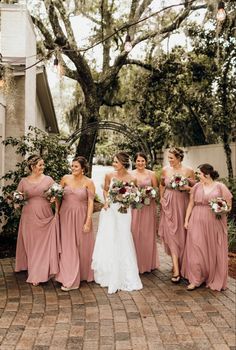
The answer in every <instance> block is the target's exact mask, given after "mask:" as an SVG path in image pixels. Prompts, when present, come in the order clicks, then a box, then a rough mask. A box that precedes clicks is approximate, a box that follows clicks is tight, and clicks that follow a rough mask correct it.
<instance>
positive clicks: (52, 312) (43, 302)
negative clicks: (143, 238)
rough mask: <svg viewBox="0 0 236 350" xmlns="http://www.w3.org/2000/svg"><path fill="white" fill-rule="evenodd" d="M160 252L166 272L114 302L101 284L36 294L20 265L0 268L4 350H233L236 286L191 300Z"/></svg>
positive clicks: (5, 262)
mask: <svg viewBox="0 0 236 350" xmlns="http://www.w3.org/2000/svg"><path fill="white" fill-rule="evenodd" d="M158 250H159V254H160V260H161V268H160V270H155V271H154V272H153V273H150V274H144V275H142V282H143V285H144V288H143V289H142V290H141V291H138V292H131V293H128V292H118V293H116V294H112V295H108V294H107V289H106V288H100V287H99V286H98V285H96V284H95V283H82V284H81V288H80V289H79V290H75V291H71V292H69V293H65V292H63V291H61V289H60V285H59V284H57V283H56V282H53V281H50V282H48V283H45V284H43V285H41V286H39V287H33V286H31V285H29V284H27V283H26V282H25V280H26V274H25V273H23V272H22V273H17V274H15V273H14V272H13V267H14V259H2V260H0V265H1V275H0V315H1V319H0V344H1V345H0V349H2V350H11V349H19V350H20V349H34V350H60V349H77V350H78V349H83V350H95V349H100V350H112V349H114V350H115V349H116V350H119V349H123V350H128V349H134V350H139V349H140V350H144V349H150V350H162V349H167V350H182V349H186V350H187V349H191V350H194V349H215V350H227V349H231V350H235V349H236V341H235V289H236V284H235V280H233V279H229V288H228V289H227V291H224V292H213V291H211V290H208V289H205V288H199V289H197V290H195V291H192V292H187V291H186V286H185V285H184V284H180V285H173V284H172V283H171V282H170V270H171V263H170V259H169V258H168V257H167V256H166V255H165V254H164V252H163V250H162V248H161V247H160V246H158Z"/></svg>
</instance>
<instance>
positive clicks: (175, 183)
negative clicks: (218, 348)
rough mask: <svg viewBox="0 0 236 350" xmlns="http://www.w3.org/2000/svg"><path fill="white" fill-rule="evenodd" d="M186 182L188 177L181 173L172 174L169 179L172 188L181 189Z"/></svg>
mask: <svg viewBox="0 0 236 350" xmlns="http://www.w3.org/2000/svg"><path fill="white" fill-rule="evenodd" d="M188 184H189V182H188V179H187V178H186V177H184V176H183V175H181V174H174V175H173V176H172V177H171V179H170V187H171V188H172V189H174V190H179V191H182V188H181V187H183V186H185V185H188Z"/></svg>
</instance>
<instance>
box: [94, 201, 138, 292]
mask: <svg viewBox="0 0 236 350" xmlns="http://www.w3.org/2000/svg"><path fill="white" fill-rule="evenodd" d="M119 206H120V204H119V203H112V204H111V205H110V207H109V208H108V209H107V210H105V209H102V211H101V213H100V219H99V225H98V232H97V238H96V242H95V247H94V252H93V258H92V269H93V270H94V279H95V282H97V283H98V284H100V285H101V286H102V287H108V293H109V294H110V293H115V292H116V291H117V290H124V291H132V290H139V289H142V287H143V286H142V283H141V280H140V277H139V272H138V266H137V259H136V252H135V247H134V242H133V238H132V234H131V211H130V209H128V212H127V213H125V214H124V213H119V212H118V208H119Z"/></svg>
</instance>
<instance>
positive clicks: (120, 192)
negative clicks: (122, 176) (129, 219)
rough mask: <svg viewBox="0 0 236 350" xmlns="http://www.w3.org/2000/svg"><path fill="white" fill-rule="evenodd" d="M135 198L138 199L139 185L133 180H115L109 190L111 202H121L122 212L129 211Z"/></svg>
mask: <svg viewBox="0 0 236 350" xmlns="http://www.w3.org/2000/svg"><path fill="white" fill-rule="evenodd" d="M135 199H136V200H137V187H136V186H135V184H134V183H133V182H124V181H120V180H115V181H114V182H113V184H112V186H111V188H110V189H109V192H108V201H109V203H120V207H119V209H118V212H120V213H127V209H128V208H129V207H130V206H131V204H132V203H134V202H135Z"/></svg>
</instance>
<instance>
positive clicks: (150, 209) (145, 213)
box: [131, 176, 159, 273]
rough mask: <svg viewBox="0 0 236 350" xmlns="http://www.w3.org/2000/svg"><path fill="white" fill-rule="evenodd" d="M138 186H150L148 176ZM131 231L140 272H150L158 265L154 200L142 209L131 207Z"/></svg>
mask: <svg viewBox="0 0 236 350" xmlns="http://www.w3.org/2000/svg"><path fill="white" fill-rule="evenodd" d="M138 186H142V187H145V186H152V180H151V178H150V176H147V178H146V179H145V180H143V181H142V182H139V183H138ZM131 231H132V235H133V240H134V245H135V250H136V254H137V262H138V268H139V272H140V273H144V272H150V271H151V270H154V269H156V268H158V267H159V257H158V252H157V242H156V238H157V208H156V203H155V200H152V201H151V204H150V205H145V206H143V207H142V209H132V224H131Z"/></svg>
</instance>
